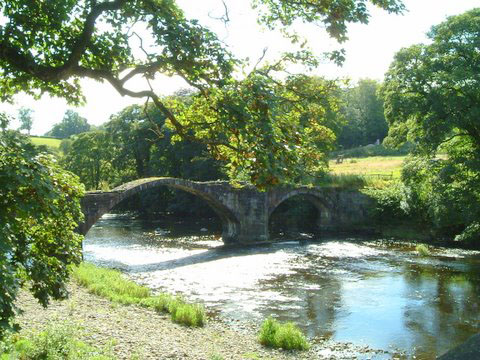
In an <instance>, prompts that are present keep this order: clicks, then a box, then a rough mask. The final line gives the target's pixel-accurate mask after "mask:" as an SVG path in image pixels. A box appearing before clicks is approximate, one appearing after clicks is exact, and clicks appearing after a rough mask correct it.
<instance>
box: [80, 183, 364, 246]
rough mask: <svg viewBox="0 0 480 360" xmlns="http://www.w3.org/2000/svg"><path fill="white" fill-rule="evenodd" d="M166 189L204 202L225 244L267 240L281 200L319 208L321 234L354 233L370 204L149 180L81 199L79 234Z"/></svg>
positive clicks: (331, 192) (357, 197) (335, 193)
mask: <svg viewBox="0 0 480 360" xmlns="http://www.w3.org/2000/svg"><path fill="white" fill-rule="evenodd" d="M158 186H168V187H171V188H174V189H179V190H184V191H187V192H189V193H192V194H194V195H196V196H199V197H200V198H202V199H203V200H205V201H206V202H207V203H208V204H209V205H210V206H211V207H212V208H213V210H215V212H216V213H217V214H218V216H219V217H220V219H221V221H222V225H223V233H222V239H223V241H224V243H225V244H251V243H258V242H264V241H268V239H269V234H268V222H269V218H270V215H271V214H272V213H273V211H274V210H275V209H276V208H277V206H278V205H280V204H281V203H282V202H283V201H285V200H287V199H289V198H291V197H292V196H296V195H303V196H305V197H307V198H308V199H309V200H310V201H312V203H313V204H314V205H315V206H316V207H317V208H318V210H319V214H320V217H319V219H318V221H317V225H318V228H319V229H320V230H329V231H354V230H355V229H356V228H360V227H362V228H363V227H364V226H363V225H364V223H365V221H366V219H367V215H368V209H369V207H370V206H371V200H370V199H369V198H368V197H367V196H366V195H364V194H362V193H360V192H358V191H352V190H340V189H335V188H311V187H304V186H301V187H276V188H273V189H270V190H268V191H265V192H262V191H258V190H257V189H256V188H254V187H252V186H244V187H241V188H237V187H233V186H232V185H230V184H229V183H228V182H225V181H213V182H195V181H189V180H183V179H175V178H147V179H140V180H135V181H132V182H129V183H127V184H124V185H122V186H119V187H117V188H115V189H113V190H112V191H108V192H100V191H96V192H89V193H87V194H86V196H85V197H84V198H83V199H82V209H83V213H84V215H85V222H84V223H83V224H81V225H80V226H79V232H81V233H82V234H86V233H87V232H88V230H89V229H90V228H91V227H92V226H93V224H95V222H97V220H98V219H100V217H102V215H104V214H106V213H108V212H109V211H110V210H111V209H112V208H113V207H114V206H115V205H117V204H118V203H119V202H121V201H122V200H123V199H126V198H127V197H129V196H131V195H133V194H136V193H138V192H141V191H143V190H146V189H149V188H152V187H158Z"/></svg>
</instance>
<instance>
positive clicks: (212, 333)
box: [17, 283, 401, 360]
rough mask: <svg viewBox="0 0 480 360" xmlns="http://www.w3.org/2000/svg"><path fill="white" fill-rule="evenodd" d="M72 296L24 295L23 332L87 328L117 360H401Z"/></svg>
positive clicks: (75, 289) (87, 335)
mask: <svg viewBox="0 0 480 360" xmlns="http://www.w3.org/2000/svg"><path fill="white" fill-rule="evenodd" d="M69 292H70V297H69V299H67V300H64V301H54V302H52V303H51V304H50V305H49V307H48V308H46V309H44V308H43V307H42V306H41V305H39V304H38V302H37V301H36V300H35V299H34V298H33V297H32V296H31V295H30V294H29V293H28V292H27V291H23V292H22V293H21V295H20V297H19V299H18V305H19V306H20V308H21V309H23V310H24V313H23V314H22V315H21V316H19V318H18V319H17V320H18V321H19V323H20V325H21V327H22V332H23V333H28V332H30V331H36V330H41V329H42V328H44V327H45V326H47V324H49V323H51V322H52V321H53V322H61V321H69V322H71V323H73V324H78V325H79V326H80V327H82V328H83V329H84V331H82V332H81V333H79V339H80V340H82V341H85V342H87V343H89V344H91V345H94V346H97V347H104V346H107V347H108V346H110V347H111V348H112V352H113V354H114V355H115V357H117V358H118V359H198V360H200V359H202V360H203V359H205V360H220V359H352V358H365V359H366V358H379V359H380V358H381V359H385V358H388V359H390V358H401V355H398V354H388V353H385V352H383V351H375V350H372V349H370V348H367V347H355V346H353V345H351V344H343V343H331V342H329V341H326V340H323V339H313V346H312V348H311V349H310V350H309V351H307V352H297V351H283V350H275V349H269V348H265V347H263V346H262V345H260V344H259V343H258V342H257V335H256V333H257V331H258V326H259V325H260V324H258V326H257V328H255V326H254V325H252V326H247V327H245V326H244V327H243V328H237V327H235V326H234V325H231V324H227V323H226V322H225V321H222V320H220V319H209V321H208V323H207V325H206V326H205V327H204V328H188V327H185V326H181V325H177V324H174V323H173V322H171V321H170V319H169V317H168V315H164V314H159V313H156V312H154V311H152V310H149V309H144V308H141V307H137V306H122V305H116V304H112V303H111V302H110V301H108V300H106V299H103V298H100V297H98V296H96V295H92V294H90V293H88V292H87V290H86V289H84V288H82V287H80V286H78V285H77V284H75V283H71V284H70V285H69Z"/></svg>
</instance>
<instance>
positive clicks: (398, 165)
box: [329, 156, 405, 178]
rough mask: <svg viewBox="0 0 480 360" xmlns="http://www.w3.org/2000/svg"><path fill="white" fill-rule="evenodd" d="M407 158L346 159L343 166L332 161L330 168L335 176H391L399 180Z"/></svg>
mask: <svg viewBox="0 0 480 360" xmlns="http://www.w3.org/2000/svg"><path fill="white" fill-rule="evenodd" d="M404 160H405V156H372V157H366V158H352V159H344V160H343V162H342V163H341V164H337V163H336V160H330V163H329V166H330V170H331V172H332V173H333V174H336V175H340V174H344V175H347V174H349V175H363V176H375V175H378V176H391V177H392V178H399V177H400V172H401V169H402V164H403V161H404Z"/></svg>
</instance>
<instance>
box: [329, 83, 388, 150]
mask: <svg viewBox="0 0 480 360" xmlns="http://www.w3.org/2000/svg"><path fill="white" fill-rule="evenodd" d="M379 88H380V83H378V82H377V81H375V80H370V79H363V80H360V81H359V82H358V84H356V86H354V87H351V88H347V89H346V90H345V92H344V96H343V102H344V106H343V107H342V112H343V113H344V114H345V119H346V124H345V126H344V127H343V128H342V130H341V133H340V135H339V137H338V144H339V145H340V147H341V148H343V149H350V148H353V147H358V146H365V145H369V144H377V145H378V144H380V143H381V142H382V141H383V139H384V138H385V137H386V136H387V132H388V125H387V121H386V120H385V115H384V113H383V99H382V98H381V97H380V96H379V94H378V89H379Z"/></svg>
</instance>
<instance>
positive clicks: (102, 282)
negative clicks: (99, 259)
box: [72, 263, 150, 305]
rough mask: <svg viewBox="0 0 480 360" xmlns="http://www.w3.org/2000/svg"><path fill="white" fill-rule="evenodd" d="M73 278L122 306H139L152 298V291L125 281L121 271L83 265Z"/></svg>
mask: <svg viewBox="0 0 480 360" xmlns="http://www.w3.org/2000/svg"><path fill="white" fill-rule="evenodd" d="M72 275H73V278H74V279H75V280H77V282H78V283H79V284H80V285H82V286H85V287H86V288H87V289H88V291H90V292H91V293H92V294H95V295H99V296H102V297H105V298H107V299H109V300H110V301H114V302H117V303H120V304H124V305H128V304H138V303H139V302H140V300H141V299H145V298H148V297H149V296H150V290H149V289H148V288H147V287H145V286H141V285H138V284H135V283H134V282H133V281H130V280H127V279H125V278H124V277H123V276H122V274H121V273H120V272H119V271H115V270H110V269H102V268H98V267H96V266H95V265H92V264H87V263H82V264H80V265H79V266H77V267H75V268H74V270H73V274H72Z"/></svg>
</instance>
